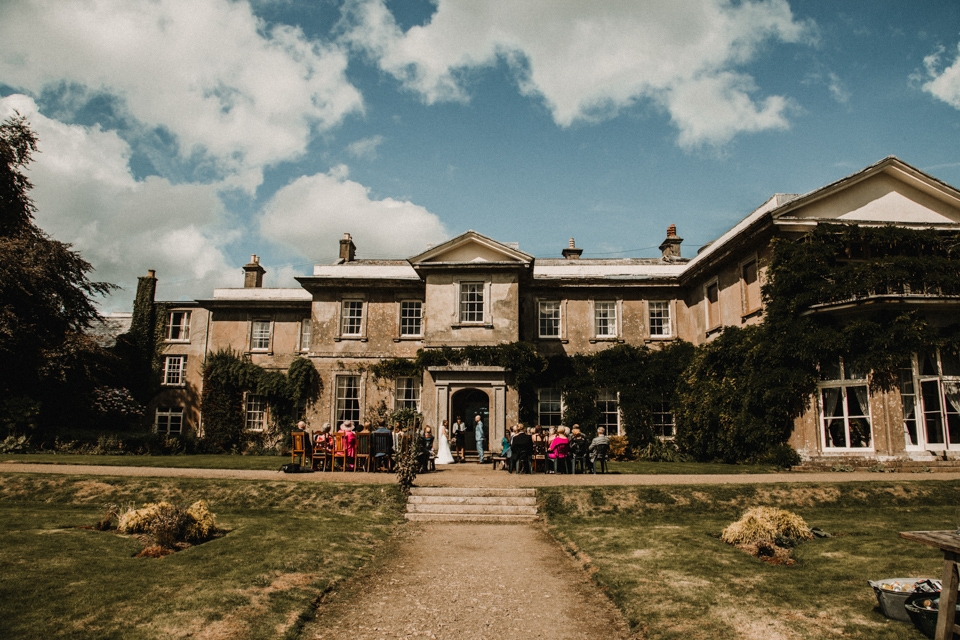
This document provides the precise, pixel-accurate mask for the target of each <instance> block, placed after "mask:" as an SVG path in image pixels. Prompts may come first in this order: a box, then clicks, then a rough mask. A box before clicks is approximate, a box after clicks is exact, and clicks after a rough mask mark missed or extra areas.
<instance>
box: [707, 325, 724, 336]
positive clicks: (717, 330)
mask: <svg viewBox="0 0 960 640" xmlns="http://www.w3.org/2000/svg"><path fill="white" fill-rule="evenodd" d="M721 331H723V325H722V324H721V325H717V326H715V327H713V328H711V329H707V334H706V335H707V337H710V336H712V335H713V334H715V333H720V332H721Z"/></svg>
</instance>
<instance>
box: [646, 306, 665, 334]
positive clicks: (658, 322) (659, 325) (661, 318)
mask: <svg viewBox="0 0 960 640" xmlns="http://www.w3.org/2000/svg"><path fill="white" fill-rule="evenodd" d="M649 305H650V335H651V336H669V335H670V303H669V302H666V301H665V300H651V301H650V303H649Z"/></svg>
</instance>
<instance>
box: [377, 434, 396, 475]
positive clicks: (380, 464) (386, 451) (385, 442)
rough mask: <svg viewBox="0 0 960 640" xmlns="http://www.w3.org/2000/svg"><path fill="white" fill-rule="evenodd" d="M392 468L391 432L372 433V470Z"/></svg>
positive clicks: (389, 469)
mask: <svg viewBox="0 0 960 640" xmlns="http://www.w3.org/2000/svg"><path fill="white" fill-rule="evenodd" d="M384 467H385V468H386V470H387V471H392V470H393V434H392V433H377V432H374V433H373V470H374V471H380V469H382V468H384Z"/></svg>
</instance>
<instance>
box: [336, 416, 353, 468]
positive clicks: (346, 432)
mask: <svg viewBox="0 0 960 640" xmlns="http://www.w3.org/2000/svg"><path fill="white" fill-rule="evenodd" d="M340 431H342V432H343V440H344V447H343V449H344V452H345V454H346V456H347V459H348V460H350V463H349V465H348V466H347V469H348V470H350V471H353V460H354V459H355V458H356V457H357V434H355V433H354V432H353V421H352V420H347V421H346V422H344V423H343V424H341V425H340Z"/></svg>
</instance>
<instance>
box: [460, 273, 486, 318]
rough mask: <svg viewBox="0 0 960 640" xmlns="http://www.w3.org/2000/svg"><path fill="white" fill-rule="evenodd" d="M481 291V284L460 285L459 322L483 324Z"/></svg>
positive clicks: (466, 283)
mask: <svg viewBox="0 0 960 640" xmlns="http://www.w3.org/2000/svg"><path fill="white" fill-rule="evenodd" d="M483 289H484V285H483V283H482V282H461V283H460V322H463V323H471V324H482V323H483Z"/></svg>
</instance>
